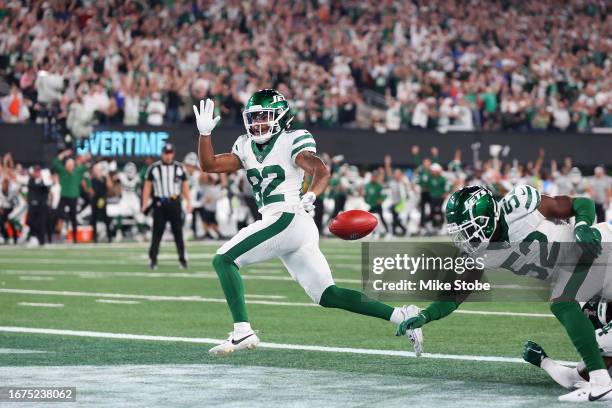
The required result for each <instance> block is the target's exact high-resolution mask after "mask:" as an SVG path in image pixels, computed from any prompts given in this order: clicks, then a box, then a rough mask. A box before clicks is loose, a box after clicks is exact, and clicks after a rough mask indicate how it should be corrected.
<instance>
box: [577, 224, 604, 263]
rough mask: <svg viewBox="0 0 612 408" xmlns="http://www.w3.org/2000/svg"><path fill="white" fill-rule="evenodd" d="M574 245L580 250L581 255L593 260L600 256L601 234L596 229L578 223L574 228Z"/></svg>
mask: <svg viewBox="0 0 612 408" xmlns="http://www.w3.org/2000/svg"><path fill="white" fill-rule="evenodd" d="M574 236H575V237H576V243H578V245H580V248H582V253H583V254H585V255H588V256H590V257H591V258H592V259H595V258H597V257H598V256H599V254H601V249H602V248H601V232H599V230H598V229H597V228H593V227H590V226H588V225H587V224H586V223H585V222H579V223H578V224H577V225H576V227H575V228H574Z"/></svg>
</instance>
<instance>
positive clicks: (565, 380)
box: [541, 358, 584, 389]
mask: <svg viewBox="0 0 612 408" xmlns="http://www.w3.org/2000/svg"><path fill="white" fill-rule="evenodd" d="M541 367H542V368H543V369H544V371H546V372H547V373H548V375H550V377H551V378H552V379H553V380H555V382H556V383H557V384H559V385H560V386H562V387H564V388H567V389H571V388H574V385H575V384H576V383H577V382H579V381H584V379H583V378H582V377H581V376H580V374H578V370H577V369H576V368H571V367H566V366H564V365H561V364H559V363H557V362H556V361H555V360H553V359H551V358H545V359H544V360H542V365H541Z"/></svg>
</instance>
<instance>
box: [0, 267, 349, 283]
mask: <svg viewBox="0 0 612 408" xmlns="http://www.w3.org/2000/svg"><path fill="white" fill-rule="evenodd" d="M270 273H279V274H281V273H283V274H285V276H274V275H258V274H257V272H253V274H249V273H244V274H241V276H242V279H245V280H248V279H253V280H275V281H283V282H284V281H293V278H292V277H291V276H288V274H289V273H288V272H287V271H286V270H282V269H277V270H273V271H271V272H270ZM2 274H4V275H29V274H37V275H67V276H79V277H81V278H111V277H113V276H125V277H141V278H191V279H193V278H197V279H219V278H218V277H217V274H216V273H214V272H212V271H210V272H117V271H115V272H100V271H53V270H35V271H33V270H25V269H4V270H0V275H2ZM334 281H336V282H338V283H353V284H360V283H361V280H360V279H348V278H334Z"/></svg>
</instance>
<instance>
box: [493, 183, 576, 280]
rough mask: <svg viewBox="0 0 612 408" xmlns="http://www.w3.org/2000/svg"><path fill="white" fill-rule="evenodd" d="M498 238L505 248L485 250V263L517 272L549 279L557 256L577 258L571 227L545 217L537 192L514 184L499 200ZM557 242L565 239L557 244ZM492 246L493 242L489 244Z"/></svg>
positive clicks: (556, 266) (568, 262) (568, 259)
mask: <svg viewBox="0 0 612 408" xmlns="http://www.w3.org/2000/svg"><path fill="white" fill-rule="evenodd" d="M499 205H500V212H501V214H500V218H499V222H500V223H501V232H502V236H501V239H500V240H501V241H503V242H507V243H510V245H509V246H508V248H507V249H503V250H502V249H497V250H487V251H486V253H487V260H486V261H485V263H486V265H487V266H488V267H502V268H504V269H509V270H511V271H512V272H514V273H516V274H518V275H525V276H531V277H534V278H538V279H549V278H551V277H552V276H553V275H554V274H556V273H557V272H558V269H559V264H560V263H558V262H557V261H558V260H561V259H562V260H563V264H564V265H572V264H573V265H575V264H576V262H577V261H578V258H579V255H580V254H579V251H578V247H577V246H576V245H570V244H567V243H570V242H574V232H573V227H572V226H571V225H570V224H568V223H565V222H563V221H557V222H555V221H551V220H549V219H546V218H545V217H544V216H543V215H542V213H540V211H539V210H538V208H539V206H540V193H539V192H538V190H536V189H535V188H533V187H531V186H528V185H518V186H516V187H515V188H514V189H513V190H512V191H510V192H509V193H508V194H506V195H505V196H504V197H503V198H502V199H501V200H500V202H499ZM542 243H546V245H541V244H542ZM561 243H565V244H563V245H561ZM493 246H495V244H493Z"/></svg>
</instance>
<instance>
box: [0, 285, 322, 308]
mask: <svg viewBox="0 0 612 408" xmlns="http://www.w3.org/2000/svg"><path fill="white" fill-rule="evenodd" d="M0 293H16V294H25V295H45V296H77V297H97V298H113V299H143V300H153V301H178V302H207V303H226V300H225V299H223V298H209V297H202V296H197V295H196V296H163V295H138V294H134V295H132V294H127V293H95V292H72V291H60V290H35V289H8V288H2V289H0ZM261 296H265V295H261ZM246 298H247V299H248V298H249V295H246ZM247 303H250V304H256V305H273V306H307V307H311V306H319V305H317V304H315V303H297V302H278V301H272V300H248V301H247Z"/></svg>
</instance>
